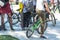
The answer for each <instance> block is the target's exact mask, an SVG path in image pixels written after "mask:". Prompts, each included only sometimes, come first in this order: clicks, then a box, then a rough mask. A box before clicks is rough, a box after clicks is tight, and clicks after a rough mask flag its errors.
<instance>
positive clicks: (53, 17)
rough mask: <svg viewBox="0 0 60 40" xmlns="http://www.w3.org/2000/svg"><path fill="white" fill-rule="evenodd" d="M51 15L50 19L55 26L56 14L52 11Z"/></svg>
mask: <svg viewBox="0 0 60 40" xmlns="http://www.w3.org/2000/svg"><path fill="white" fill-rule="evenodd" d="M50 16H51V19H50V20H51V21H52V25H53V26H55V25H56V19H55V16H54V14H53V13H51V14H50Z"/></svg>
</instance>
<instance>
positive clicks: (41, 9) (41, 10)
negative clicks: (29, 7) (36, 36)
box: [36, 0, 50, 38]
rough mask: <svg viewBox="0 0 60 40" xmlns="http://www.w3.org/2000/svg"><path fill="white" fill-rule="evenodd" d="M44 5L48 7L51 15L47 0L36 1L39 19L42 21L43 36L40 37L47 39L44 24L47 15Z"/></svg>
mask: <svg viewBox="0 0 60 40" xmlns="http://www.w3.org/2000/svg"><path fill="white" fill-rule="evenodd" d="M44 5H45V7H46V10H47V12H49V13H50V10H49V7H48V3H47V0H36V13H37V15H38V16H39V19H40V20H41V35H40V37H41V38H46V37H45V36H43V34H44V23H45V20H46V13H45V8H44Z"/></svg>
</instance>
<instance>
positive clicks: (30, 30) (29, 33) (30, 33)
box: [26, 19, 34, 38]
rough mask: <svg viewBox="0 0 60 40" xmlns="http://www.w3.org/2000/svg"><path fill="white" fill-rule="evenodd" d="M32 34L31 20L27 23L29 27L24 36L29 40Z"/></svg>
mask: <svg viewBox="0 0 60 40" xmlns="http://www.w3.org/2000/svg"><path fill="white" fill-rule="evenodd" d="M33 33H34V29H33V22H32V19H31V20H30V21H29V25H28V29H27V31H26V36H27V37H28V38H30V37H31V36H32V34H33Z"/></svg>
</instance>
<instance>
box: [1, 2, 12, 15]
mask: <svg viewBox="0 0 60 40" xmlns="http://www.w3.org/2000/svg"><path fill="white" fill-rule="evenodd" d="M2 13H4V14H5V13H6V14H8V13H12V12H11V8H10V4H9V2H7V3H6V4H5V6H3V7H1V8H0V14H2Z"/></svg>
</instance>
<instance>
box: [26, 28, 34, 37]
mask: <svg viewBox="0 0 60 40" xmlns="http://www.w3.org/2000/svg"><path fill="white" fill-rule="evenodd" d="M32 34H33V31H32V30H30V29H28V30H27V32H26V36H27V37H28V38H30V37H31V36H32Z"/></svg>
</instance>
